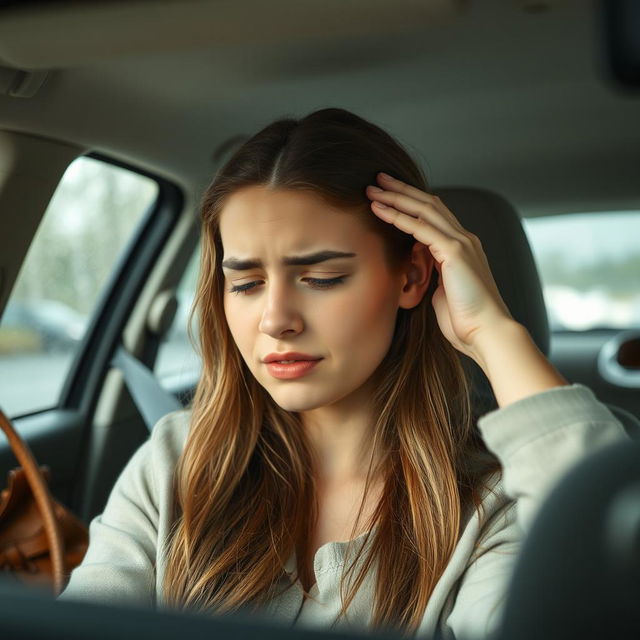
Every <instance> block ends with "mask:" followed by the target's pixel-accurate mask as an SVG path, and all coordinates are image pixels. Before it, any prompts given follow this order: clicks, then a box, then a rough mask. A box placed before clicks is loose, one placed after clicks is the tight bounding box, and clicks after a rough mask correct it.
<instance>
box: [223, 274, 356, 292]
mask: <svg viewBox="0 0 640 640" xmlns="http://www.w3.org/2000/svg"><path fill="white" fill-rule="evenodd" d="M346 277H347V276H340V277H338V278H302V281H303V282H307V283H308V284H309V286H310V287H311V288H312V289H330V288H332V287H335V286H336V285H339V284H342V283H343V282H344V280H345V278H346ZM259 284H260V282H259V281H253V282H247V283H245V284H237V285H233V286H232V287H231V288H230V289H229V292H230V293H243V292H246V291H249V290H250V289H253V288H254V287H256V286H257V285H259Z"/></svg>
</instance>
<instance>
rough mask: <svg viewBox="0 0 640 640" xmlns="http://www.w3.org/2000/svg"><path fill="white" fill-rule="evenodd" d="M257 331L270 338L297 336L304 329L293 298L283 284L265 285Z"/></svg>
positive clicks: (299, 312)
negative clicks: (262, 307)
mask: <svg viewBox="0 0 640 640" xmlns="http://www.w3.org/2000/svg"><path fill="white" fill-rule="evenodd" d="M264 300H265V304H264V309H263V310H262V316H261V318H260V324H259V326H258V329H259V330H260V331H261V332H262V333H264V334H266V335H268V336H271V337H272V338H280V337H281V336H283V335H286V334H289V335H297V334H299V333H300V332H301V331H302V330H303V328H304V322H303V319H302V314H301V311H300V309H299V308H298V306H297V304H296V301H295V296H294V295H293V294H292V292H291V291H290V290H289V289H288V288H287V287H286V286H284V285H283V284H279V283H275V282H272V283H271V284H270V285H267V295H266V296H265V298H264Z"/></svg>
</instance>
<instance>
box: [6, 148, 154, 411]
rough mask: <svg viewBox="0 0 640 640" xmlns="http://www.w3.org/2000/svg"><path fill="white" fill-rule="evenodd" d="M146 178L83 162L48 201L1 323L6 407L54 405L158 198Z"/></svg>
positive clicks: (20, 408)
mask: <svg viewBox="0 0 640 640" xmlns="http://www.w3.org/2000/svg"><path fill="white" fill-rule="evenodd" d="M158 191H159V189H158V185H157V183H156V182H155V181H154V180H152V179H151V178H148V177H146V176H142V175H140V174H137V173H134V172H133V171H130V170H128V169H124V168H122V167H119V166H114V165H111V164H109V163H107V162H104V161H102V160H98V159H96V158H92V157H88V156H83V157H80V158H78V159H76V160H75V161H74V162H73V163H71V164H70V165H69V167H68V168H67V171H66V172H65V174H64V176H63V178H62V180H61V181H60V184H59V185H58V188H57V189H56V192H55V193H54V195H53V198H52V199H51V202H50V203H49V206H48V208H47V211H46V212H45V215H44V217H43V219H42V221H41V223H40V227H39V228H38V231H37V233H36V235H35V237H34V240H33V242H32V244H31V247H30V248H29V251H28V253H27V257H26V259H25V262H24V264H23V266H22V269H21V271H20V274H19V276H18V279H17V281H16V283H15V286H14V288H13V290H12V292H11V296H10V298H9V301H8V303H7V306H6V307H5V310H4V313H3V315H2V318H1V320H0V377H1V378H2V381H3V383H2V385H1V386H0V405H1V406H2V407H3V408H4V410H5V412H6V413H7V414H8V415H11V416H14V417H15V416H17V415H23V414H26V413H31V412H34V411H39V410H42V409H47V408H51V407H53V406H56V405H57V403H58V401H59V396H60V392H61V390H62V387H63V384H64V381H65V377H66V375H67V373H68V371H69V368H70V366H71V363H72V361H73V358H74V356H75V355H76V353H77V351H78V348H79V345H80V343H81V341H82V339H83V338H84V336H85V333H86V331H87V328H88V326H89V321H90V319H91V316H92V312H93V310H94V308H95V307H96V304H97V302H98V300H99V299H100V297H101V294H102V293H103V291H104V289H105V285H106V284H107V282H108V280H109V276H110V275H111V273H112V272H113V270H114V268H115V266H116V264H117V263H118V261H119V258H120V256H121V254H122V253H123V251H124V249H125V247H126V245H127V242H128V241H129V239H130V238H131V237H132V235H133V233H134V231H135V230H136V229H137V227H138V225H139V224H140V223H141V221H142V220H143V219H144V217H145V214H146V213H147V211H148V210H149V208H150V207H151V206H152V205H153V204H154V203H155V201H156V198H157V196H158Z"/></svg>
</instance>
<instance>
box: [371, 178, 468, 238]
mask: <svg viewBox="0 0 640 640" xmlns="http://www.w3.org/2000/svg"><path fill="white" fill-rule="evenodd" d="M367 196H368V197H369V198H371V199H372V200H374V201H377V202H382V203H383V204H386V205H387V206H391V207H393V208H394V209H396V210H397V211H401V212H403V213H405V214H408V215H409V216H412V217H414V218H420V219H422V220H425V221H426V222H428V223H430V224H432V225H433V226H434V227H437V228H438V229H440V231H442V232H443V233H446V234H449V235H451V236H455V237H460V236H462V235H464V234H465V233H466V231H465V229H463V228H462V226H461V225H460V223H459V222H458V221H457V220H456V219H455V217H453V214H450V213H449V215H447V211H448V210H446V207H444V205H442V209H439V208H436V206H435V205H434V204H431V203H429V202H421V201H418V200H416V199H415V198H413V197H411V196H407V195H405V194H403V193H398V192H395V191H384V190H383V191H375V188H371V187H367ZM433 197H435V196H433ZM443 209H444V210H443Z"/></svg>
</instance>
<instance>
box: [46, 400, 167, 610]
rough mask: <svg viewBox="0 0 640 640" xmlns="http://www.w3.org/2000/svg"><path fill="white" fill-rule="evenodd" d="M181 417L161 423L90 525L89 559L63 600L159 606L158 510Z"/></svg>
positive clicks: (72, 579) (73, 575)
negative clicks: (178, 421)
mask: <svg viewBox="0 0 640 640" xmlns="http://www.w3.org/2000/svg"><path fill="white" fill-rule="evenodd" d="M177 416H180V412H174V413H173V414H168V415H167V416H165V417H164V418H162V419H161V420H160V421H159V422H158V424H157V425H156V426H155V427H154V429H153V431H152V434H151V436H150V438H149V439H148V440H147V441H146V442H144V443H143V444H142V445H141V446H140V447H139V448H138V449H137V451H136V452H135V453H134V454H133V456H132V457H131V459H130V460H129V462H128V463H127V464H126V466H125V468H124V469H123V470H122V472H121V473H120V475H119V476H118V479H117V480H116V482H115V484H114V486H113V489H112V490H111V493H110V495H109V499H108V500H107V503H106V505H105V508H104V511H103V512H102V513H101V514H100V515H97V516H96V517H95V518H93V520H92V521H91V523H90V525H89V547H88V549H87V552H86V554H85V557H84V558H83V560H82V563H81V564H80V565H78V566H77V567H76V568H75V569H74V570H73V571H72V573H71V577H70V580H69V582H68V584H67V586H66V588H65V590H64V591H63V592H62V593H61V594H60V595H59V596H58V599H62V600H65V599H71V600H76V599H80V600H91V601H98V602H101V603H105V604H110V603H113V604H120V605H132V606H151V607H154V606H155V604H156V593H155V591H156V558H157V551H158V537H159V536H158V531H159V520H160V519H161V517H162V515H163V514H162V513H159V511H162V506H161V505H162V504H163V501H164V500H163V498H164V496H163V494H164V493H166V488H165V487H164V484H167V480H168V478H169V477H170V471H171V462H172V461H173V460H172V458H173V457H175V453H173V455H170V454H171V453H172V452H171V451H170V448H171V446H170V445H171V440H172V435H171V429H172V427H174V426H176V425H175V418H176V417H177ZM173 439H175V438H173Z"/></svg>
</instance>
